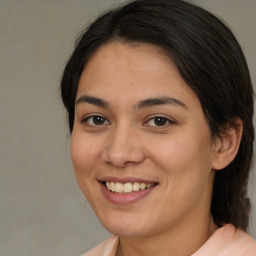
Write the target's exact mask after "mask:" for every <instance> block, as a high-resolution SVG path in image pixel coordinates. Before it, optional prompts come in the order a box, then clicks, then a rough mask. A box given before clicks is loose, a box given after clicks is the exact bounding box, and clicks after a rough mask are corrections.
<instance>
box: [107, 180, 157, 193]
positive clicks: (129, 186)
mask: <svg viewBox="0 0 256 256" xmlns="http://www.w3.org/2000/svg"><path fill="white" fill-rule="evenodd" d="M105 186H106V188H107V189H108V190H109V191H112V192H114V193H119V194H129V193H133V192H137V191H139V190H145V189H149V188H151V187H153V186H154V183H144V182H142V183H139V182H134V183H131V182H127V183H124V184H123V183H120V182H112V181H111V182H110V181H107V182H106V183H105Z"/></svg>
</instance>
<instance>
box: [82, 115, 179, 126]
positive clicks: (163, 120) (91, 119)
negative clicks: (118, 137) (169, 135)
mask: <svg viewBox="0 0 256 256" xmlns="http://www.w3.org/2000/svg"><path fill="white" fill-rule="evenodd" d="M96 118H98V120H96ZM99 119H101V120H99ZM157 119H158V121H160V122H161V124H160V125H156V121H157ZM95 121H99V122H100V123H98V124H96V123H95ZM81 122H82V123H83V124H84V123H86V124H88V125H89V126H98V127H99V126H103V125H109V124H110V122H109V121H108V120H107V119H106V118H105V117H103V116H101V115H91V116H88V117H85V118H84V119H83V120H82V121H81ZM90 122H93V123H90ZM150 122H154V124H151V125H150ZM172 124H175V122H174V121H172V120H170V119H168V118H166V117H164V116H161V115H159V116H153V117H151V118H149V119H147V121H146V122H144V123H143V126H150V127H152V128H154V129H159V128H166V127H168V126H170V125H172Z"/></svg>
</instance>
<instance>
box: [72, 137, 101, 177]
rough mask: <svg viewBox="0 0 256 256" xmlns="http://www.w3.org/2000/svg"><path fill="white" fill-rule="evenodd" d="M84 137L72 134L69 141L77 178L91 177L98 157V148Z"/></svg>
mask: <svg viewBox="0 0 256 256" xmlns="http://www.w3.org/2000/svg"><path fill="white" fill-rule="evenodd" d="M96 145H97V144H96V143H95V142H91V141H90V140H89V139H88V138H86V136H80V135H79V134H76V133H73V134H72V135H71V141H70V153H71V159H72V163H73V167H74V171H75V173H76V176H77V178H78V179H79V178H82V177H84V176H86V177H88V176H92V174H93V173H92V170H93V166H94V165H95V163H96V160H97V156H98V154H99V153H98V147H97V146H96Z"/></svg>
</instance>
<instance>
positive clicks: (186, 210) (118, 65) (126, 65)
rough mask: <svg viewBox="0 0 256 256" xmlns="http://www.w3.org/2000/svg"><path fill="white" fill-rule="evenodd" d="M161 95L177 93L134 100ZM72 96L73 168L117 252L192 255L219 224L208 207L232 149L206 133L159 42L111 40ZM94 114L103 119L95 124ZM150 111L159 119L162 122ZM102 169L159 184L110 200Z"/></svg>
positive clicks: (106, 173) (196, 107)
mask: <svg viewBox="0 0 256 256" xmlns="http://www.w3.org/2000/svg"><path fill="white" fill-rule="evenodd" d="M85 96H86V97H87V98H86V99H88V96H89V97H94V98H97V99H101V100H103V101H104V103H105V106H103V105H102V104H100V105H99V104H98V103H96V101H95V100H94V102H92V101H90V102H88V100H84V99H85ZM163 97H169V98H172V99H175V100H172V101H171V102H169V103H163V104H160V105H155V104H152V105H150V106H149V105H147V104H146V106H142V104H139V103H141V102H142V101H145V100H147V99H152V98H163ZM76 99H77V103H76V105H75V121H74V127H73V132H72V135H71V146H70V148H71V157H72V161H73V166H74V170H75V174H76V177H77V181H78V184H79V186H80V188H81V190H82V192H83V193H84V195H85V197H86V198H87V200H88V201H89V203H90V204H91V206H92V208H93V209H94V211H95V213H96V214H97V216H98V218H99V220H100V221H101V223H102V224H103V226H104V227H105V228H106V229H107V230H109V231H110V232H111V233H113V234H116V235H119V236H120V246H119V249H118V252H117V255H134V256H136V255H147V256H149V255H159V256H161V255H176V256H185V255H187V256H188V255H191V254H192V253H194V252H195V251H196V250H197V249H198V248H200V247H201V246H202V244H203V243H204V242H205V241H206V240H207V239H208V238H209V237H210V236H211V235H212V233H213V232H214V231H215V230H216V229H217V226H216V225H215V224H214V222H213V219H212V216H211V213H210V201H211V193H212V186H213V180H214V173H215V171H214V169H215V170H216V169H219V168H223V165H225V164H227V163H228V162H229V161H230V159H231V158H232V157H230V158H227V157H225V156H226V155H227V154H226V155H225V153H223V152H221V149H222V146H223V143H222V142H221V141H220V140H218V139H213V138H212V136H211V132H210V129H209V126H208V123H207V121H206V119H205V117H204V114H203V111H202V108H201V105H200V103H199V100H198V98H197V96H196V95H195V93H194V92H193V91H192V90H191V89H190V88H189V87H188V85H187V84H186V83H185V82H184V81H183V79H182V78H181V76H180V74H179V72H178V70H177V68H176V67H175V65H174V63H173V62H172V61H171V60H170V59H168V58H167V57H165V55H164V53H163V52H162V51H161V49H159V48H157V47H156V46H152V45H147V44H127V43H121V42H111V43H108V44H106V45H103V46H102V47H101V48H100V49H98V50H97V51H96V53H95V54H94V55H93V56H92V57H91V59H90V60H89V62H88V63H87V65H86V67H85V69H84V71H83V73H82V76H81V79H80V82H79V87H78V91H77V97H76ZM177 102H178V103H177ZM101 103H102V102H101ZM101 105H102V106H101ZM95 115H97V116H101V117H102V118H103V119H100V120H101V121H102V122H101V123H100V124H99V123H98V125H97V124H95V122H94V119H93V116H95ZM155 116H161V117H164V118H165V119H163V120H165V121H164V124H163V125H162V126H159V125H158V124H159V123H157V124H156V123H155V119H154V118H155ZM235 136H236V135H235ZM226 137H227V138H228V135H227V136H226ZM236 137H237V138H238V139H239V138H240V137H239V136H236ZM229 144H230V143H228V142H227V143H226V144H225V143H224V146H225V147H226V148H228V146H229ZM231 144H232V143H231ZM233 144H234V143H233ZM233 144H232V145H233ZM235 144H237V143H235ZM236 148H237V147H236ZM235 150H236V149H234V150H233V151H235ZM221 159H226V160H225V161H226V162H225V161H223V160H221ZM105 176H111V177H116V178H129V177H133V178H136V179H143V180H145V179H146V180H150V181H154V182H157V184H158V185H157V186H156V187H155V188H154V189H153V190H152V191H151V192H150V193H149V194H148V195H147V196H146V197H145V198H142V199H141V200H139V201H137V202H134V203H132V204H129V205H116V204H113V203H110V202H109V201H108V200H107V199H106V198H105V197H104V196H103V194H102V190H101V188H100V183H99V180H101V179H102V178H103V177H105ZM195 234H196V235H195ZM159 248H161V249H159Z"/></svg>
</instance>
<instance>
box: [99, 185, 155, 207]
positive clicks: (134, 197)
mask: <svg viewBox="0 0 256 256" xmlns="http://www.w3.org/2000/svg"><path fill="white" fill-rule="evenodd" d="M100 186H101V191H102V193H103V195H104V196H105V198H106V199H107V200H108V201H110V202H111V203H113V204H119V205H128V204H132V203H135V202H137V201H139V200H141V199H142V198H145V197H146V196H147V195H149V194H150V193H151V192H152V191H153V190H154V188H155V187H156V186H153V187H151V188H147V189H145V190H139V191H136V192H132V193H129V194H118V193H114V192H112V191H109V190H108V189H107V188H106V186H105V185H104V184H103V183H102V182H100Z"/></svg>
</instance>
